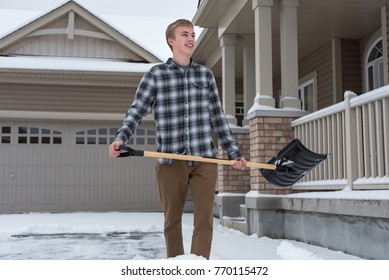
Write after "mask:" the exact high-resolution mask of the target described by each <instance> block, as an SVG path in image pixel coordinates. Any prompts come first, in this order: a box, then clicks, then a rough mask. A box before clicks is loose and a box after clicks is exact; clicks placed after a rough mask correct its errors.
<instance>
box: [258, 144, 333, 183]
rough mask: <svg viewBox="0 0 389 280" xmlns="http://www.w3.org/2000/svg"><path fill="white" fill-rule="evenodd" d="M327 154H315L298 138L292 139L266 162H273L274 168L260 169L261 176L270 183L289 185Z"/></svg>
mask: <svg viewBox="0 0 389 280" xmlns="http://www.w3.org/2000/svg"><path fill="white" fill-rule="evenodd" d="M327 157H328V154H317V153H314V152H312V151H311V150H308V149H307V148H306V147H305V146H304V145H303V144H302V143H301V142H300V140H298V139H293V140H292V141H291V142H290V143H289V144H288V145H286V146H285V147H284V148H283V149H282V150H281V151H280V152H279V153H278V155H277V157H273V158H272V159H271V160H270V161H269V162H268V163H270V164H275V165H276V166H277V168H276V169H275V170H269V169H260V171H261V173H262V176H263V177H265V178H266V180H268V181H269V182H270V183H272V184H274V185H277V186H280V187H289V186H292V185H293V184H295V183H296V182H298V181H299V180H300V179H301V178H302V177H304V175H305V174H307V173H308V172H309V171H310V170H312V169H313V168H315V167H316V166H317V165H318V164H320V163H321V162H322V161H323V160H325V159H326V158H327Z"/></svg>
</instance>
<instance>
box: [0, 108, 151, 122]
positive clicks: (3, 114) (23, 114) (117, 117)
mask: <svg viewBox="0 0 389 280" xmlns="http://www.w3.org/2000/svg"><path fill="white" fill-rule="evenodd" d="M123 118H124V114H119V113H81V112H43V111H7V110H0V119H7V120H10V119H11V120H19V119H23V120H26V119H28V120H63V121H64V120H68V121H98V122H102V121H122V120H123ZM153 120H154V118H153V116H152V115H151V114H148V115H147V117H146V118H145V121H153Z"/></svg>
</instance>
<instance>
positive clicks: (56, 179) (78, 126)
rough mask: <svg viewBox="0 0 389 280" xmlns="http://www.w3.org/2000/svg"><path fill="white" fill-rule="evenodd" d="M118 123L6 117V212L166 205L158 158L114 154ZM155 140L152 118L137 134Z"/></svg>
mask: <svg viewBox="0 0 389 280" xmlns="http://www.w3.org/2000/svg"><path fill="white" fill-rule="evenodd" d="M117 125H118V123H104V124H98V123H81V122H76V123H74V122H72V123H64V122H50V121H47V122H43V121H42V122H19V121H18V122H9V121H7V122H5V121H0V212H3V213H5V212H7V213H9V212H28V211H116V210H117V211H123V210H160V209H161V206H160V202H159V196H158V189H157V185H156V179H155V164H156V163H155V160H154V159H146V158H142V159H141V158H133V157H131V158H116V159H111V158H109V157H108V145H109V143H110V142H111V141H112V139H113V137H114V135H115V133H116V131H117ZM155 142H156V133H155V126H154V123H151V122H150V123H145V124H142V126H140V127H139V128H138V129H137V131H136V133H135V135H134V137H133V139H132V145H133V146H134V147H135V148H136V149H143V150H154V149H155Z"/></svg>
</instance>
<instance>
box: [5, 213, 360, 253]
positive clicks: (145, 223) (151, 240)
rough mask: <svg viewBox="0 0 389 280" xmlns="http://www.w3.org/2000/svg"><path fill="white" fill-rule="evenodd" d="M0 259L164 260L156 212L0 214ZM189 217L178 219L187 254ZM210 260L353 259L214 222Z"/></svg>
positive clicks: (161, 226)
mask: <svg viewBox="0 0 389 280" xmlns="http://www.w3.org/2000/svg"><path fill="white" fill-rule="evenodd" d="M0 224H1V228H0V259H4V260H6V259H59V260H61V259H90V260H97V259H106V260H109V259H112V260H120V259H126V260H130V259H132V260H147V259H166V255H165V243H164V237H163V214H162V213H146V212H132V213H118V212H111V213H61V214H48V213H31V214H2V215H0ZM192 231H193V215H192V214H184V216H183V235H184V236H183V237H184V247H185V252H186V254H185V255H184V256H178V257H176V258H175V259H177V260H201V259H203V258H201V257H198V256H194V255H191V254H190V253H189V252H190V244H191V239H192ZM211 259H212V260H283V259H284V260H285V259H287V260H307V259H309V260H318V259H324V260H353V259H358V258H357V257H355V256H351V255H347V254H344V253H342V252H335V251H332V250H329V249H327V248H322V247H318V246H313V245H309V244H305V243H301V242H296V241H290V240H276V239H271V238H267V237H260V238H259V237H257V236H256V235H252V236H247V235H245V234H243V233H241V232H239V231H235V230H233V229H229V228H225V227H223V226H221V225H220V224H219V220H217V219H215V223H214V237H213V246H212V251H211Z"/></svg>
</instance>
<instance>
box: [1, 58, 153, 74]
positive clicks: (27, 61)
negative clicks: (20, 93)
mask: <svg viewBox="0 0 389 280" xmlns="http://www.w3.org/2000/svg"><path fill="white" fill-rule="evenodd" d="M153 65H155V64H153V63H133V62H125V61H119V60H111V59H106V60H102V59H90V58H72V57H42V56H39V57H28V56H15V57H0V69H7V70H8V69H9V70H17V69H23V70H54V71H55V70H57V71H95V72H123V73H144V72H146V71H147V70H149V69H150V68H151V67H152V66H153Z"/></svg>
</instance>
